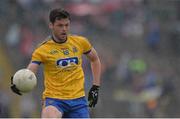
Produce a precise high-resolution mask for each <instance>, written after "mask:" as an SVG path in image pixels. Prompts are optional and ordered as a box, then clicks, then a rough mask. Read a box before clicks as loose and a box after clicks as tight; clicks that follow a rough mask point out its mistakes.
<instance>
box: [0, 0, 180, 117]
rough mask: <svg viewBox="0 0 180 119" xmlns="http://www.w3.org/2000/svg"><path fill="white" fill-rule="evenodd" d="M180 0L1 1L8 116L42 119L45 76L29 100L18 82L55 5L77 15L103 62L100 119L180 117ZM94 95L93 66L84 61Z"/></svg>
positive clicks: (0, 102)
mask: <svg viewBox="0 0 180 119" xmlns="http://www.w3.org/2000/svg"><path fill="white" fill-rule="evenodd" d="M179 6H180V1H178V0H172V1H171V0H158V1H157V0H0V38H1V40H0V117H22V118H23V117H39V115H40V112H41V106H42V104H41V103H42V99H41V93H42V91H43V73H42V72H41V70H39V72H38V74H37V75H38V85H37V87H36V89H35V90H34V91H32V92H31V93H29V94H24V95H23V96H21V97H20V96H17V95H15V94H13V93H12V92H11V91H10V89H9V87H10V77H11V76H12V75H13V74H14V73H15V72H16V71H17V70H18V69H21V68H25V67H26V65H27V64H28V63H29V61H30V58H31V53H32V51H33V50H34V48H35V47H36V46H37V45H38V44H39V43H40V42H42V41H43V40H44V39H45V38H46V37H47V36H48V35H50V30H49V29H48V23H49V20H48V15H49V11H50V10H51V9H52V8H59V7H62V8H65V9H66V10H67V11H69V12H70V13H71V17H72V21H71V33H72V34H79V35H82V36H85V37H87V38H88V39H89V41H90V42H91V43H92V44H93V46H94V47H95V48H96V50H97V51H98V54H99V56H100V58H101V62H102V86H101V90H100V98H99V102H98V104H97V107H96V108H94V109H90V112H91V116H92V117H101V118H102V117H108V118H115V117H124V118H125V117H127V118H130V117H180V100H179V99H180V93H179V90H180V88H179V85H178V84H180V81H179V78H180V66H179V64H180V61H179V58H180V57H179V56H180V7H179ZM83 68H84V70H85V74H86V83H85V86H86V91H88V90H89V88H90V84H91V81H92V80H91V79H92V75H91V70H90V65H89V63H88V61H87V60H86V58H85V57H84V63H83Z"/></svg>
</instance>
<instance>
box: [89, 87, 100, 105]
mask: <svg viewBox="0 0 180 119" xmlns="http://www.w3.org/2000/svg"><path fill="white" fill-rule="evenodd" d="M98 92H99V86H96V85H93V86H92V88H91V89H90V91H89V95H88V101H89V107H95V105H96V104H97V101H98Z"/></svg>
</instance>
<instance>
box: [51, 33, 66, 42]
mask: <svg viewBox="0 0 180 119" xmlns="http://www.w3.org/2000/svg"><path fill="white" fill-rule="evenodd" d="M52 39H53V41H54V42H56V43H65V42H66V41H67V38H66V39H58V38H57V37H56V36H55V35H54V34H52Z"/></svg>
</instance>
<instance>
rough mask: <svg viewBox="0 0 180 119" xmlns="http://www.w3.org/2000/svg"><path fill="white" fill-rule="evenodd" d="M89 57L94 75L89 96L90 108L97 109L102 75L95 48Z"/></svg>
mask: <svg viewBox="0 0 180 119" xmlns="http://www.w3.org/2000/svg"><path fill="white" fill-rule="evenodd" d="M87 57H88V58H89V59H90V62H91V69H92V73H93V86H92V87H91V89H90V91H89V95H88V101H89V107H95V105H96V104H97V102H98V92H99V87H100V75H101V62H100V60H99V57H98V55H97V52H96V50H95V49H94V48H92V49H91V52H90V53H88V54H87Z"/></svg>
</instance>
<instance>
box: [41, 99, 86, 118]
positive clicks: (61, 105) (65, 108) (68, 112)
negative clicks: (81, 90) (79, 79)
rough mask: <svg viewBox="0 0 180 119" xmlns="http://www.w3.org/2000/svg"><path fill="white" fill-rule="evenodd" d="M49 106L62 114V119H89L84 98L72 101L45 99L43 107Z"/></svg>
mask: <svg viewBox="0 0 180 119" xmlns="http://www.w3.org/2000/svg"><path fill="white" fill-rule="evenodd" d="M49 105H52V106H54V107H56V108H57V109H58V110H59V111H60V112H61V113H62V114H63V118H89V110H88V105H87V101H86V98H85V97H81V98H77V99H72V100H62V99H55V98H46V99H45V107H47V106H49Z"/></svg>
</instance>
